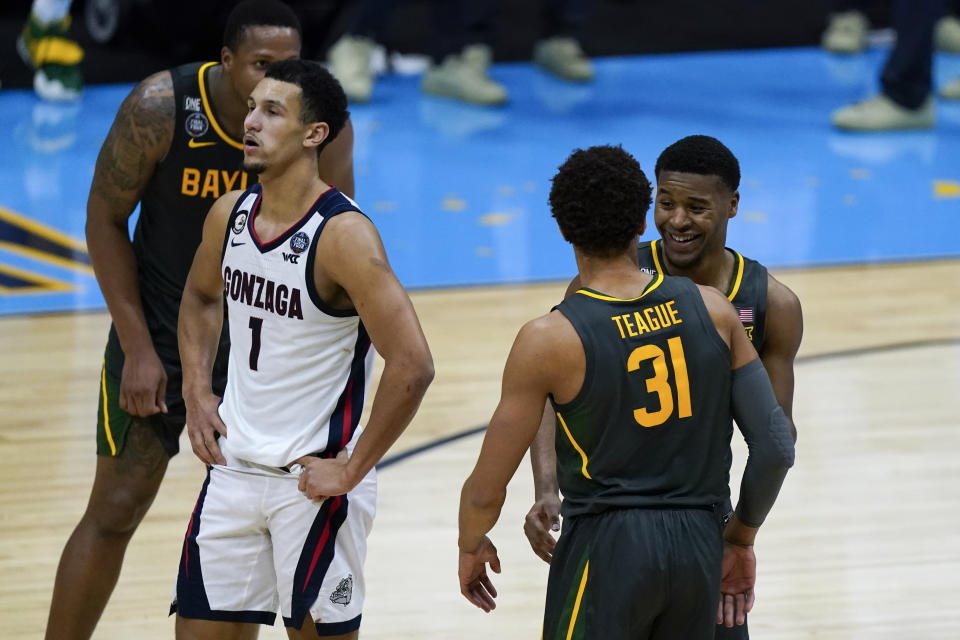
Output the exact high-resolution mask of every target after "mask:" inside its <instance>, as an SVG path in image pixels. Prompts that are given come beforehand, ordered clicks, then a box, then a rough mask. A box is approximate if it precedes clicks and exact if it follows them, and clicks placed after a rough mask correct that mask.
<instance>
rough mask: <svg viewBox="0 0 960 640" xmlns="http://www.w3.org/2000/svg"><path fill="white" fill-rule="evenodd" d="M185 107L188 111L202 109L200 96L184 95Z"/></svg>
mask: <svg viewBox="0 0 960 640" xmlns="http://www.w3.org/2000/svg"><path fill="white" fill-rule="evenodd" d="M183 108H184V110H186V111H200V109H201V108H202V107H201V102H200V98H196V97H193V96H184V97H183Z"/></svg>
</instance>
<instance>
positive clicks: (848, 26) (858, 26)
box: [820, 11, 869, 53]
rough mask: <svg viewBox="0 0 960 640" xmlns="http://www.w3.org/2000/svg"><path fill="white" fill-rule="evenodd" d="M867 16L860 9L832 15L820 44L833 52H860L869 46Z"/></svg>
mask: <svg viewBox="0 0 960 640" xmlns="http://www.w3.org/2000/svg"><path fill="white" fill-rule="evenodd" d="M868 27H869V22H868V21H867V16H865V15H864V14H863V13H861V12H859V11H844V12H843V13H834V14H833V15H831V16H830V22H829V23H827V28H826V30H825V31H824V32H823V36H822V37H821V39H820V44H821V46H823V48H824V49H826V50H827V51H829V52H831V53H860V52H861V51H863V50H864V49H866V48H867V29H868Z"/></svg>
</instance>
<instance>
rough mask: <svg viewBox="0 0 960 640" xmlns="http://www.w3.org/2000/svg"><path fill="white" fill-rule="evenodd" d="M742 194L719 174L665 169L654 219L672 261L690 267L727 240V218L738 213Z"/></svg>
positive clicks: (659, 187)
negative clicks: (730, 187) (729, 185)
mask: <svg viewBox="0 0 960 640" xmlns="http://www.w3.org/2000/svg"><path fill="white" fill-rule="evenodd" d="M739 200H740V194H739V193H738V192H737V191H733V192H731V191H730V189H729V188H728V187H727V186H726V185H725V184H724V183H723V181H722V180H721V179H720V178H719V177H718V176H713V175H701V174H697V173H681V172H679V171H663V172H661V173H660V176H659V178H658V179H657V197H656V200H655V204H654V222H655V223H656V225H657V231H659V232H660V236H661V237H662V238H663V242H662V245H663V252H664V254H665V255H666V257H667V260H669V261H670V263H671V264H673V265H675V266H677V267H681V268H689V267H693V266H695V265H697V264H698V263H699V262H700V261H701V260H702V259H703V257H704V256H705V255H706V254H708V253H710V252H713V251H722V250H723V248H724V245H725V244H726V241H727V221H728V220H729V219H730V218H732V217H733V216H735V215H737V204H738V202H739Z"/></svg>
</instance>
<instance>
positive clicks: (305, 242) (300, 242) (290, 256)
mask: <svg viewBox="0 0 960 640" xmlns="http://www.w3.org/2000/svg"><path fill="white" fill-rule="evenodd" d="M309 246H310V236H308V235H307V234H305V233H304V232H303V231H300V232H298V233H297V235H295V236H293V237H292V238H290V250H291V251H292V252H293V253H287V252H286V251H284V252H283V261H284V262H290V263H292V264H299V263H298V260H300V254H301V253H303V252H304V251H306V250H307V247H309Z"/></svg>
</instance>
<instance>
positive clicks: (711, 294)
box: [670, 278, 733, 310]
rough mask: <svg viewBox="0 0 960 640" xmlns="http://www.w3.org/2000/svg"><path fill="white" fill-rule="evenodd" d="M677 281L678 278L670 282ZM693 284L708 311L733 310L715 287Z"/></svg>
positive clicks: (725, 297)
mask: <svg viewBox="0 0 960 640" xmlns="http://www.w3.org/2000/svg"><path fill="white" fill-rule="evenodd" d="M675 280H676V278H673V279H671V280H670V281H671V282H673V281H675ZM693 284H694V286H695V287H696V288H697V291H698V292H699V293H700V297H701V298H702V299H703V304H705V305H706V306H707V310H710V309H711V307H716V308H717V309H718V310H721V309H727V308H730V309H733V305H731V304H730V301H729V300H727V296H725V295H723V294H722V293H720V291H719V290H718V289H716V288H715V287H711V286H710V285H708V284H697V283H695V282H694V283H693Z"/></svg>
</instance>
